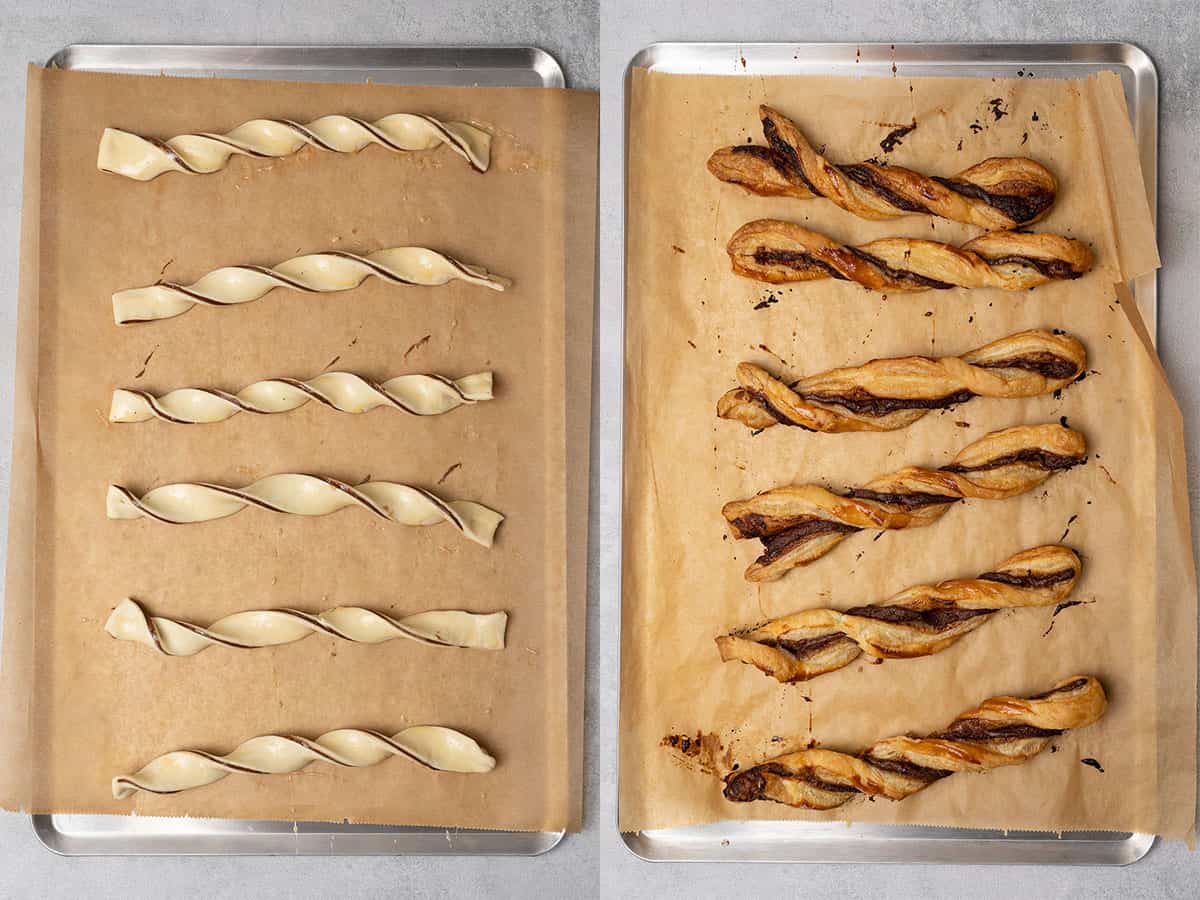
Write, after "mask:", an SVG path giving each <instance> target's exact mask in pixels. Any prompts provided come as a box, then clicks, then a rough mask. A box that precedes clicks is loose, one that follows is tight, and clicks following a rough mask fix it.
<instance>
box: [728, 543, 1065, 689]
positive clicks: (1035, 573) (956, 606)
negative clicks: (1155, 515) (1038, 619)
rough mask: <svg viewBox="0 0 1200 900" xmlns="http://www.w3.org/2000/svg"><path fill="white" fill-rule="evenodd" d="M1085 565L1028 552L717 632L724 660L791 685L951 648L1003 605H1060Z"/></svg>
mask: <svg viewBox="0 0 1200 900" xmlns="http://www.w3.org/2000/svg"><path fill="white" fill-rule="evenodd" d="M1081 568H1082V564H1081V563H1080V561H1079V557H1078V556H1076V555H1075V553H1074V551H1072V550H1069V549H1067V548H1066V547H1059V546H1056V545H1048V546H1045V547H1034V548H1032V549H1030V550H1024V551H1022V552H1020V553H1018V554H1017V555H1016V556H1012V557H1009V558H1008V559H1006V560H1004V562H1002V563H1000V564H999V565H997V566H996V567H995V568H994V569H993V570H991V571H989V572H984V573H983V574H982V575H980V576H978V577H977V578H964V579H957V580H954V581H943V582H940V583H938V584H922V585H919V586H917V587H910V588H908V590H905V591H901V592H900V593H899V594H896V595H895V596H894V597H890V598H889V599H887V600H885V601H883V602H882V603H875V604H871V605H870V606H857V607H854V608H853V609H848V610H846V611H845V612H839V611H838V610H836V609H807V610H804V611H803V612H798V613H794V614H792V615H790V616H784V617H783V618H780V619H775V620H774V621H771V622H767V623H765V624H763V625H759V626H757V627H756V628H749V629H746V630H744V631H735V632H734V633H732V634H724V635H721V636H720V637H718V638H717V648H718V649H719V650H720V653H721V659H722V660H723V661H724V662H730V661H732V660H737V661H739V662H744V663H749V664H750V665H753V666H755V667H756V668H758V669H759V670H760V671H762V672H764V673H766V674H767V675H770V676H771V677H772V678H775V679H776V680H778V681H782V682H784V683H787V682H792V681H807V680H808V679H810V678H815V677H816V676H818V675H824V674H825V673H826V672H832V671H834V670H836V669H840V668H842V667H843V666H848V665H850V663H852V662H853V661H854V660H855V659H857V658H858V656H859V654H860V653H866V654H867V655H868V656H873V657H875V658H877V659H911V658H913V657H917V656H929V655H931V654H933V653H937V652H939V651H941V650H944V649H946V648H947V647H949V646H950V645H951V644H953V643H954V642H955V641H957V640H958V639H959V638H961V637H962V636H963V635H965V634H967V633H969V632H971V631H974V630H975V629H976V628H978V627H979V626H980V625H982V624H983V623H984V622H986V621H987V620H988V619H990V618H991V617H992V614H993V613H995V612H998V611H999V610H1001V609H1026V608H1030V607H1036V606H1054V605H1055V604H1058V603H1061V602H1062V601H1063V600H1065V599H1066V598H1067V597H1068V596H1069V595H1070V593H1071V590H1072V589H1073V588H1074V587H1075V583H1076V582H1077V581H1078V580H1079V573H1080V570H1081Z"/></svg>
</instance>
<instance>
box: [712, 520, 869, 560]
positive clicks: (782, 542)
mask: <svg viewBox="0 0 1200 900" xmlns="http://www.w3.org/2000/svg"><path fill="white" fill-rule="evenodd" d="M751 515H754V514H753V513H751ZM735 525H736V522H735ZM739 530H741V529H740V528H739ZM852 531H861V529H860V528H857V527H856V526H854V525H846V524H845V523H844V522H831V521H829V520H828V519H807V520H805V521H803V522H801V523H800V524H798V525H793V526H792V527H791V528H786V529H784V530H783V531H780V532H779V533H778V534H773V535H770V536H767V537H763V538H762V543H763V553H762V556H760V557H759V558H758V562H759V563H762V564H766V563H770V562H774V561H775V560H777V559H779V557H781V556H783V555H784V554H785V553H787V552H788V551H789V550H791V549H792V548H793V547H794V546H796V545H797V544H799V543H802V542H804V541H806V540H808V539H810V538H813V537H817V536H818V535H822V534H832V533H835V532H836V533H841V534H848V533H849V532H852Z"/></svg>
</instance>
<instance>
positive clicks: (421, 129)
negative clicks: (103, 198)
mask: <svg viewBox="0 0 1200 900" xmlns="http://www.w3.org/2000/svg"><path fill="white" fill-rule="evenodd" d="M370 144H378V145H379V146H381V147H384V148H386V149H388V150H393V151H397V152H403V151H410V150H432V149H433V148H435V147H437V146H438V145H440V144H445V145H446V146H448V147H449V148H450V149H451V150H453V151H454V152H455V153H457V154H458V155H459V156H461V157H462V158H463V159H465V160H466V161H467V162H469V163H470V164H471V167H472V168H473V169H475V170H476V171H478V172H486V171H487V168H488V162H489V157H490V154H491V145H492V136H491V135H490V134H488V133H487V132H486V131H483V130H481V129H479V128H476V127H475V126H473V125H468V124H466V123H465V122H441V121H439V120H437V119H435V118H433V117H432V116H425V115H416V114H413V113H395V114H393V115H390V116H384V117H383V118H382V119H378V120H377V121H374V122H367V121H364V120H363V119H358V118H355V117H354V116H338V115H334V116H322V117H321V118H319V119H317V120H315V121H313V122H309V123H308V124H307V125H301V124H300V123H299V122H293V121H292V120H291V119H254V120H252V121H250V122H244V123H242V124H241V125H239V126H238V127H237V128H235V129H233V131H230V132H228V133H227V134H212V133H210V132H206V131H201V132H196V133H194V134H181V135H179V136H177V137H173V138H171V139H170V140H167V141H160V140H158V139H156V138H145V137H140V136H138V135H136V134H131V133H129V132H128V131H121V130H120V129H118V128H105V129H104V134H103V135H102V136H101V138H100V153H99V156H98V157H97V159H96V168H98V169H100V171H102V172H111V173H113V174H114V175H124V176H125V177H126V178H132V179H134V180H136V181H150V180H151V179H154V178H157V177H158V176H159V175H162V174H163V173H164V172H185V173H187V174H189V175H207V174H209V173H211V172H216V171H217V170H218V169H223V168H225V165H226V164H227V163H228V162H229V158H230V157H231V156H234V155H235V154H236V155H238V156H252V157H257V158H259V159H277V158H279V157H281V156H291V155H292V154H293V153H297V152H299V151H300V150H302V149H303V148H304V147H306V146H312V147H315V148H316V149H318V150H328V151H332V152H334V153H357V152H358V151H359V150H362V149H363V148H364V147H367V146H368V145H370Z"/></svg>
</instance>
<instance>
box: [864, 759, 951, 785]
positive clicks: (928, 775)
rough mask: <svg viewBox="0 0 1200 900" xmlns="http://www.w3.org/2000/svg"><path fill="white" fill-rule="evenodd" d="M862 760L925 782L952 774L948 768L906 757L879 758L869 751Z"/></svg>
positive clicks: (879, 767)
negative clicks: (922, 763) (913, 760)
mask: <svg viewBox="0 0 1200 900" xmlns="http://www.w3.org/2000/svg"><path fill="white" fill-rule="evenodd" d="M862 760H863V762H865V763H867V764H868V765H871V766H874V767H875V768H876V769H882V770H883V771H885V772H895V773H896V774H897V775H905V776H907V777H909V778H918V779H920V780H921V781H925V782H933V781H937V780H938V779H939V778H945V777H946V776H947V775H953V774H954V773H953V772H951V771H950V770H948V769H935V768H932V767H931V766H919V765H917V764H916V763H914V762H909V761H908V760H906V759H880V758H879V757H878V756H871V755H870V754H869V753H868V754H866V755H865V756H863V758H862Z"/></svg>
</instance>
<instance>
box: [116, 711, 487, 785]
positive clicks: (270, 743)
mask: <svg viewBox="0 0 1200 900" xmlns="http://www.w3.org/2000/svg"><path fill="white" fill-rule="evenodd" d="M389 756H403V757H407V758H408V759H411V760H412V761H413V762H416V763H420V764H421V765H423V766H425V767H426V768H429V769H436V770H437V771H440V772H467V773H477V772H490V771H492V769H494V768H495V767H496V760H495V759H493V758H492V756H491V755H490V754H488V752H487V751H486V750H484V749H483V748H482V747H480V746H479V744H477V743H476V742H475V740H474V739H473V738H471V737H468V736H467V735H465V734H463V733H462V732H461V731H455V730H454V729H452V728H444V727H442V726H440V725H414V726H412V727H411V728H405V729H404V730H403V731H400V732H397V733H396V734H393V735H392V736H391V737H388V736H387V735H386V734H380V733H379V732H378V731H363V730H360V729H357V728H339V729H338V730H337V731H327V732H326V733H325V734H323V735H321V736H320V737H318V738H315V739H311V740H310V739H309V738H304V737H298V736H296V735H294V734H287V735H284V734H264V735H261V736H259V737H255V738H250V740H248V741H245V742H243V743H241V744H239V745H238V746H237V748H236V749H235V750H234V751H233V752H232V753H229V754H226V755H225V756H218V755H217V754H215V753H208V752H206V751H204V750H175V751H173V752H171V753H164V754H163V755H162V756H157V757H155V758H154V759H152V760H150V762H148V763H147V764H146V765H145V766H143V767H142V768H141V769H139V770H138V771H137V772H135V773H134V774H132V775H118V776H117V777H116V778H114V779H113V780H112V794H113V799H115V800H124V799H125V798H126V797H130V796H132V795H133V794H136V793H137V792H138V791H146V792H147V793H151V794H177V793H179V792H180V791H188V790H191V789H192V788H198V787H204V786H205V785H208V784H212V783H213V782H214V781H220V780H221V779H222V778H224V777H225V776H226V775H232V774H235V773H237V774H245V775H289V774H291V773H292V772H299V771H300V770H301V769H303V768H304V767H305V766H307V765H308V764H309V763H313V762H326V763H331V764H332V765H335V766H343V767H345V768H362V767H364V766H374V765H377V764H378V763H381V762H383V761H384V760H385V759H387V758H388V757H389Z"/></svg>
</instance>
